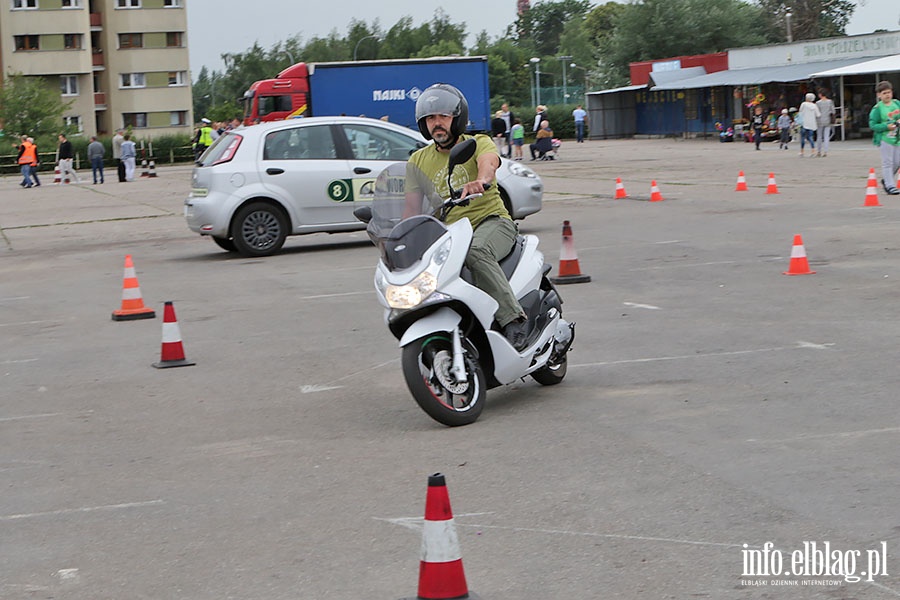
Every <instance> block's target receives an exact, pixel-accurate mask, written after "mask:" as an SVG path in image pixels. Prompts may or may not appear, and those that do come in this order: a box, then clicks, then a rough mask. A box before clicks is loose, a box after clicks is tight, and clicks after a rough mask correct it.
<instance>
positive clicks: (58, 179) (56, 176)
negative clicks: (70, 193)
mask: <svg viewBox="0 0 900 600" xmlns="http://www.w3.org/2000/svg"><path fill="white" fill-rule="evenodd" d="M61 181H62V178H61V177H60V176H59V165H56V168H55V169H54V170H53V185H59V184H60V182H61Z"/></svg>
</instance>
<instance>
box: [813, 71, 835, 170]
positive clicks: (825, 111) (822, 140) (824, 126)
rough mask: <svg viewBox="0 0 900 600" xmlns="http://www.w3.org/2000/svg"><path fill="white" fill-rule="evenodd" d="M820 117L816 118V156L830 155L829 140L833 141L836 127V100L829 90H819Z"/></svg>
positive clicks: (817, 104)
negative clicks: (832, 137) (832, 132)
mask: <svg viewBox="0 0 900 600" xmlns="http://www.w3.org/2000/svg"><path fill="white" fill-rule="evenodd" d="M816 106H818V107H819V117H818V119H817V120H816V124H817V128H816V156H828V142H830V141H831V131H832V129H833V128H834V101H833V100H832V99H831V98H829V97H828V90H827V89H825V88H822V89H821V90H819V100H818V101H817V102H816Z"/></svg>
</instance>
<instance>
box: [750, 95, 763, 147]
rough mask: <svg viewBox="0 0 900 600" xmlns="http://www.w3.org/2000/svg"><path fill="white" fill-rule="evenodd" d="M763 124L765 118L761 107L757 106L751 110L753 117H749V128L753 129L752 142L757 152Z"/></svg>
mask: <svg viewBox="0 0 900 600" xmlns="http://www.w3.org/2000/svg"><path fill="white" fill-rule="evenodd" d="M765 124H766V116H765V115H764V114H763V109H762V106H760V105H759V104H757V105H756V108H754V109H753V116H751V117H750V127H752V128H753V142H754V143H755V144H756V149H757V150H759V143H760V142H761V141H762V137H763V127H764V126H765Z"/></svg>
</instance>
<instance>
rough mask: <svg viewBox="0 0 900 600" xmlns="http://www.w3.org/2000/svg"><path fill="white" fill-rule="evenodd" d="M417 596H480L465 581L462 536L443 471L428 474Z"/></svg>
mask: <svg viewBox="0 0 900 600" xmlns="http://www.w3.org/2000/svg"><path fill="white" fill-rule="evenodd" d="M416 598H417V599H418V600H444V599H450V598H460V599H463V598H472V599H475V600H477V599H478V596H477V595H475V593H474V592H469V587H468V585H467V584H466V575H465V572H464V571H463V564H462V552H461V551H460V548H459V537H457V535H456V522H455V521H454V520H453V511H452V510H451V509H450V495H449V494H448V493H447V483H446V481H445V479H444V475H443V474H441V473H435V474H434V475H430V476H429V477H428V495H427V496H426V498H425V523H424V527H423V529H422V553H421V561H420V562H419V593H418V595H417V596H416ZM407 600H413V599H412V598H409V599H407Z"/></svg>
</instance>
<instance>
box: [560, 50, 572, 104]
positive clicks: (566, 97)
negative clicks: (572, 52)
mask: <svg viewBox="0 0 900 600" xmlns="http://www.w3.org/2000/svg"><path fill="white" fill-rule="evenodd" d="M556 58H557V60H559V61H560V62H562V71H563V73H562V75H563V103H566V102H568V100H569V92H568V90H567V89H566V63H567V62H568V61H570V60H572V57H571V56H557V57H556Z"/></svg>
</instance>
